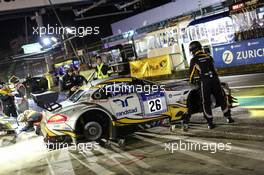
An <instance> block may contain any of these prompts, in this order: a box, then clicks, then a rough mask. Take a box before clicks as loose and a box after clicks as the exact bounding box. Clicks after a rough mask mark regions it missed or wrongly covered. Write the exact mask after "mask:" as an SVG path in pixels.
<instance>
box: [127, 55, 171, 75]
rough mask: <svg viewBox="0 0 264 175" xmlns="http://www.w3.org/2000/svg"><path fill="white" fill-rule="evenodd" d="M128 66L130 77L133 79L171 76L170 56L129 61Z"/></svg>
mask: <svg viewBox="0 0 264 175" xmlns="http://www.w3.org/2000/svg"><path fill="white" fill-rule="evenodd" d="M129 65H130V70H131V76H133V77H139V78H140V77H152V76H159V75H167V74H171V60H170V55H163V56H159V57H153V58H145V59H142V60H137V61H131V62H129Z"/></svg>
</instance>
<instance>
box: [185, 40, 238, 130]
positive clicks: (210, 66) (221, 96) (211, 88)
mask: <svg viewBox="0 0 264 175" xmlns="http://www.w3.org/2000/svg"><path fill="white" fill-rule="evenodd" d="M189 50H190V52H191V53H192V55H193V58H192V59H191V62H190V72H189V75H190V83H192V84H193V83H195V82H194V76H195V73H198V75H199V78H200V86H201V99H202V107H203V113H204V117H205V119H206V120H207V123H208V128H209V129H212V128H214V124H213V115H212V108H211V95H213V96H214V97H215V98H216V101H217V102H218V103H219V104H220V106H221V109H222V111H223V114H224V117H225V118H226V120H227V123H233V122H234V120H233V118H232V117H231V111H230V109H229V107H228V102H227V99H226V96H225V92H224V91H223V89H222V87H221V83H220V80H219V77H218V74H217V72H216V70H215V67H214V60H213V58H212V57H211V56H210V55H208V54H207V53H205V52H204V50H203V49H202V45H201V43H200V42H198V41H193V42H191V43H190V45H189Z"/></svg>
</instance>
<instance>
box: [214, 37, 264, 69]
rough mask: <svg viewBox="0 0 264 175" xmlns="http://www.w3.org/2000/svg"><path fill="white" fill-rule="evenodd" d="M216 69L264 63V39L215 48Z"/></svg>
mask: <svg viewBox="0 0 264 175" xmlns="http://www.w3.org/2000/svg"><path fill="white" fill-rule="evenodd" d="M213 55H214V61H215V66H216V67H234V66H240V65H247V64H258V63H264V38H259V39H254V40H247V41H241V42H236V43H233V44H228V45H223V46H217V47H213Z"/></svg>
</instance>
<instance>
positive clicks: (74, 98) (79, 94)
mask: <svg viewBox="0 0 264 175" xmlns="http://www.w3.org/2000/svg"><path fill="white" fill-rule="evenodd" d="M84 93H85V91H84V90H81V89H80V90H78V91H77V92H75V93H74V94H72V95H71V96H70V98H69V100H70V101H72V102H77V101H78V100H79V99H80V98H81V97H82V95H83V94H84Z"/></svg>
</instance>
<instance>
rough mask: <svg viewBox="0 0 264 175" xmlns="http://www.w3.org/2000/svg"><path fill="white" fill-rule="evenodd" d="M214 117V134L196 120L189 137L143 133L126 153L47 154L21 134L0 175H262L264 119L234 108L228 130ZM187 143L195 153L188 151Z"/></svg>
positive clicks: (4, 151)
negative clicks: (191, 144) (215, 125)
mask: <svg viewBox="0 0 264 175" xmlns="http://www.w3.org/2000/svg"><path fill="white" fill-rule="evenodd" d="M262 114H263V113H262ZM214 115H215V123H216V124H217V127H216V128H215V129H214V130H208V129H207V128H206V124H205V122H204V119H203V118H202V117H201V114H196V115H195V116H193V117H192V123H191V125H190V129H189V131H188V132H183V131H181V129H180V126H178V125H176V128H175V130H174V131H172V132H171V131H170V129H169V128H167V127H156V128H152V129H148V130H147V131H141V132H137V133H135V134H133V135H131V136H130V137H129V138H127V145H126V147H125V148H120V147H118V146H117V145H116V144H112V145H111V146H110V147H101V146H98V149H97V150H84V149H79V150H74V149H72V147H70V148H68V149H66V148H65V149H61V150H55V151H48V150H47V149H46V148H45V145H43V142H42V137H40V136H35V135H34V133H22V134H20V135H19V136H18V137H17V139H16V140H17V143H15V144H14V143H10V145H7V146H4V147H3V146H2V147H0V155H1V156H0V157H1V158H0V174H1V175H2V174H3V175H16V174H17V175H24V174H26V175H36V174H38V175H42V174H43V175H49V174H50V175H55V174H56V175H57V174H63V175H74V174H76V175H77V174H80V175H82V174H104V175H108V174H109V175H110V174H122V175H123V174H135V175H138V174H160V175H169V174H196V175H199V174H203V175H204V174H226V173H230V174H245V175H248V174H259V175H261V174H263V173H264V167H263V163H264V150H263V146H264V144H263V141H264V127H263V126H264V118H262V117H264V114H263V116H262V117H257V118H255V117H253V118H252V117H251V113H250V111H249V110H248V109H246V108H243V107H237V108H235V109H234V110H233V116H234V118H235V120H236V123H235V124H232V125H228V124H226V123H225V121H224V118H223V117H222V114H221V112H220V111H219V110H218V109H217V110H215V111H214ZM190 143H195V144H196V146H197V147H191V146H189V147H188V146H187V145H188V144H189V145H190ZM216 144H217V146H216ZM184 145H185V146H184ZM220 145H221V146H220ZM229 146H230V147H229ZM216 148H217V149H216Z"/></svg>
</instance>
